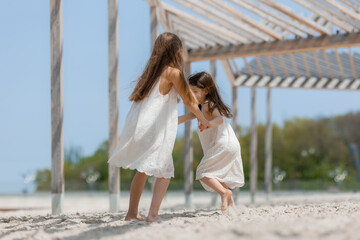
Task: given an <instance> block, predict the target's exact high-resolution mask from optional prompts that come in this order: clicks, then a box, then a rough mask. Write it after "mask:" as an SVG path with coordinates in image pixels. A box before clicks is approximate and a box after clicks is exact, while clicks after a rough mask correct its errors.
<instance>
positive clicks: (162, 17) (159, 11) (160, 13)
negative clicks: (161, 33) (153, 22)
mask: <svg viewBox="0 0 360 240" xmlns="http://www.w3.org/2000/svg"><path fill="white" fill-rule="evenodd" d="M153 2H154V4H155V6H156V15H157V19H158V20H159V22H160V24H161V26H162V27H163V28H164V30H165V31H166V32H171V29H170V26H169V22H168V19H167V17H166V13H165V10H164V8H163V3H162V2H161V1H160V0H153Z"/></svg>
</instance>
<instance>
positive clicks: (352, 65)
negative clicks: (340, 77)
mask: <svg viewBox="0 0 360 240" xmlns="http://www.w3.org/2000/svg"><path fill="white" fill-rule="evenodd" d="M349 60H350V64H351V71H352V75H353V79H354V80H355V79H356V77H357V76H356V69H355V64H354V58H353V57H352V53H351V48H349Z"/></svg>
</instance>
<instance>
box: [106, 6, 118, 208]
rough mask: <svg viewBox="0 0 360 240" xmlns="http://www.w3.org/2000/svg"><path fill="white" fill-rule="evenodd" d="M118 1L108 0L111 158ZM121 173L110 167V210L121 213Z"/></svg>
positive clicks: (114, 141) (115, 133)
mask: <svg viewBox="0 0 360 240" xmlns="http://www.w3.org/2000/svg"><path fill="white" fill-rule="evenodd" d="M117 16H118V0H108V72H109V73H108V74H109V157H110V156H111V155H112V153H113V152H114V150H115V148H116V146H117V144H118V137H119V92H118V91H119V90H118V89H119V71H118V61H119V60H118V59H119V56H118V53H119V40H118V35H119V34H118V33H119V31H118V17H117ZM119 195H120V171H119V168H118V167H115V166H112V165H109V196H110V199H109V203H110V206H109V210H110V212H118V211H119V202H120V201H119Z"/></svg>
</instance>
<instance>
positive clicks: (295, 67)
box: [289, 54, 300, 77]
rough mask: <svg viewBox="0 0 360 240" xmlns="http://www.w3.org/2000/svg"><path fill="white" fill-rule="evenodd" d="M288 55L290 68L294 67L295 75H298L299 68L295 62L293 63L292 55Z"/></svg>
mask: <svg viewBox="0 0 360 240" xmlns="http://www.w3.org/2000/svg"><path fill="white" fill-rule="evenodd" d="M289 56H290V61H291V65H292V68H293V69H294V73H295V76H296V77H300V74H299V70H298V68H297V66H296V63H295V59H294V55H293V54H289Z"/></svg>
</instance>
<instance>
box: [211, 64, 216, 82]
mask: <svg viewBox="0 0 360 240" xmlns="http://www.w3.org/2000/svg"><path fill="white" fill-rule="evenodd" d="M210 74H211V76H212V78H213V79H214V82H216V81H217V75H216V61H215V60H211V61H210Z"/></svg>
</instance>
